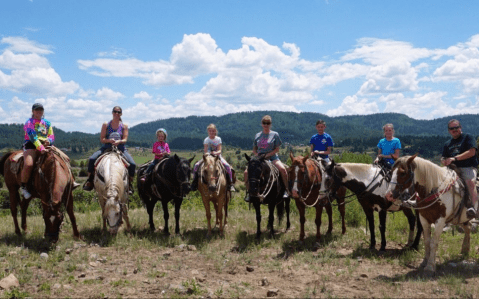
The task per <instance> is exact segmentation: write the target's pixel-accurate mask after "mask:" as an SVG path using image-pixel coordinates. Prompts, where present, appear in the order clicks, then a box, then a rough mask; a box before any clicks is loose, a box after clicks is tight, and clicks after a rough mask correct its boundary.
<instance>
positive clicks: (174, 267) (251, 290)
mask: <svg viewBox="0 0 479 299" xmlns="http://www.w3.org/2000/svg"><path fill="white" fill-rule="evenodd" d="M401 248H402V245H400V244H394V243H392V242H390V243H389V244H388V251H387V252H386V255H388V254H391V255H394V254H397V252H399V251H400V250H401ZM65 253H66V254H65V257H64V261H62V262H60V263H65V264H68V263H70V260H72V259H74V257H75V255H77V256H86V257H87V258H86V259H84V260H83V262H82V263H80V264H77V265H76V266H75V268H76V269H75V270H74V271H72V272H71V273H70V274H71V276H70V280H69V281H68V282H65V281H63V282H60V281H57V280H58V277H59V276H61V275H55V274H52V273H49V272H45V271H43V270H42V269H34V271H35V273H36V275H35V276H34V278H33V279H32V281H30V282H29V283H28V284H26V285H23V286H22V290H23V291H26V292H28V293H29V294H30V295H31V296H33V297H36V295H35V294H37V296H38V295H40V294H41V296H42V297H43V296H45V292H40V291H41V290H40V288H41V285H42V283H43V282H44V281H48V282H49V283H50V285H51V286H52V287H51V290H50V292H49V296H50V297H58V298H66V297H70V298H120V297H121V298H153V297H154V298H171V297H176V298H179V297H195V298H220V297H221V298H253V297H254V298H261V297H280V298H293V297H295V298H305V297H323V298H324V297H329V298H331V297H340V298H345V297H347V298H365V297H368V298H384V297H388V298H438V297H441V298H450V297H467V298H478V294H477V293H476V292H477V290H478V283H479V279H478V277H479V267H478V265H477V264H476V263H472V264H471V263H467V262H458V263H457V264H455V263H452V262H448V264H446V265H439V266H438V274H437V275H436V277H432V278H429V277H427V278H424V277H422V276H421V274H420V272H419V271H418V270H417V267H418V266H419V262H420V260H419V259H418V260H417V263H416V264H413V265H409V266H407V267H406V266H403V265H398V264H394V263H393V264H391V263H387V262H382V261H381V260H379V261H378V260H377V259H368V258H362V257H360V256H358V257H356V258H354V259H353V261H352V262H351V263H350V264H349V265H346V266H345V265H344V263H342V262H341V260H342V259H347V258H348V259H351V257H352V256H356V255H357V253H354V252H353V249H349V248H347V246H345V248H342V249H340V250H338V251H337V253H336V255H335V257H334V262H328V263H324V264H321V263H318V264H317V265H314V267H312V265H311V264H310V263H303V264H301V263H300V264H298V263H297V261H296V259H297V257H298V256H300V255H301V254H305V253H304V252H302V251H299V250H297V249H295V248H291V252H289V251H287V252H286V253H285V252H284V251H281V252H274V251H273V250H271V249H268V248H266V249H264V248H263V249H261V254H258V255H256V256H255V257H254V258H253V259H251V260H249V261H248V262H247V263H244V262H242V261H241V257H240V256H238V255H241V252H240V250H239V249H238V248H236V247H232V248H231V250H229V251H225V252H222V253H219V254H222V255H223V258H224V265H223V266H222V265H218V264H217V263H216V264H215V262H212V261H211V259H209V258H207V257H205V256H203V255H202V254H201V253H200V251H199V250H197V249H196V248H195V246H193V245H187V244H181V245H178V246H175V247H173V248H158V249H157V250H148V251H147V250H131V249H129V248H125V249H118V248H108V247H100V246H99V245H97V244H86V243H82V242H76V243H74V246H73V248H68V249H66V250H65ZM321 254H322V253H321V249H320V250H318V251H317V252H314V253H313V259H312V262H313V263H314V261H315V258H316V257H318V258H317V260H318V261H319V260H320V259H319V256H321ZM152 261H154V262H152ZM231 261H234V262H231ZM275 261H277V262H278V263H277V267H273V268H272V267H271V266H264V265H265V264H266V262H268V265H271V262H273V263H274V262H275ZM66 267H67V266H66V265H65V267H62V266H60V267H59V269H64V268H66ZM457 269H459V270H460V271H463V272H464V273H466V272H467V273H469V274H466V275H465V277H464V280H463V281H462V282H461V283H463V284H464V285H463V286H455V287H453V288H451V287H450V286H448V285H447V284H448V282H447V277H448V273H453V272H454V271H456V270H457ZM404 277H406V279H405V278H404ZM441 277H442V278H441ZM441 279H442V280H446V282H442V283H441V281H442V280H441ZM452 283H454V281H453V282H452ZM0 292H1V291H0ZM461 292H462V293H461ZM47 295H48V294H47Z"/></svg>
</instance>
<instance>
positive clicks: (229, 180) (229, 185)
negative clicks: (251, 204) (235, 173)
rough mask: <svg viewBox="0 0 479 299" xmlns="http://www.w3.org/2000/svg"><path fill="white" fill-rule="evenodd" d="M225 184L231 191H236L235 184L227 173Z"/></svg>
mask: <svg viewBox="0 0 479 299" xmlns="http://www.w3.org/2000/svg"><path fill="white" fill-rule="evenodd" d="M226 184H227V185H228V190H230V191H231V192H236V189H235V185H234V184H233V182H232V181H231V178H230V176H229V174H226Z"/></svg>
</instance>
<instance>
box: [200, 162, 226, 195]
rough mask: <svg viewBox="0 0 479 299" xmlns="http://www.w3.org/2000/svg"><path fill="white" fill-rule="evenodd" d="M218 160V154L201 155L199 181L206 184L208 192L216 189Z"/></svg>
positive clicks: (218, 174) (219, 170) (218, 172)
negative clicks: (201, 162)
mask: <svg viewBox="0 0 479 299" xmlns="http://www.w3.org/2000/svg"><path fill="white" fill-rule="evenodd" d="M218 161H220V157H219V156H212V155H210V154H204V155H203V167H202V170H201V181H202V182H203V184H205V185H207V186H208V189H209V191H210V192H214V191H216V189H217V185H218V180H219V177H220V174H221V169H220V168H219V164H218Z"/></svg>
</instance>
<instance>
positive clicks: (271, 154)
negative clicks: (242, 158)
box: [264, 146, 279, 158]
mask: <svg viewBox="0 0 479 299" xmlns="http://www.w3.org/2000/svg"><path fill="white" fill-rule="evenodd" d="M277 152H279V146H278V147H276V148H275V149H274V150H272V151H270V152H269V153H267V154H266V155H264V157H265V158H269V157H272V156H274V155H276V153H277Z"/></svg>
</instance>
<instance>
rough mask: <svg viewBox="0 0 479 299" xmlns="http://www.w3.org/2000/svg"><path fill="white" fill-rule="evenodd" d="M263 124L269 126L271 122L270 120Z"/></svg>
mask: <svg viewBox="0 0 479 299" xmlns="http://www.w3.org/2000/svg"><path fill="white" fill-rule="evenodd" d="M262 124H263V125H268V126H269V125H270V124H271V123H270V122H263V123H262Z"/></svg>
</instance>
